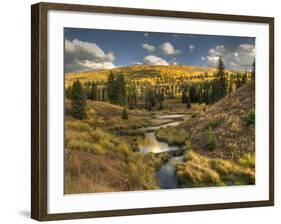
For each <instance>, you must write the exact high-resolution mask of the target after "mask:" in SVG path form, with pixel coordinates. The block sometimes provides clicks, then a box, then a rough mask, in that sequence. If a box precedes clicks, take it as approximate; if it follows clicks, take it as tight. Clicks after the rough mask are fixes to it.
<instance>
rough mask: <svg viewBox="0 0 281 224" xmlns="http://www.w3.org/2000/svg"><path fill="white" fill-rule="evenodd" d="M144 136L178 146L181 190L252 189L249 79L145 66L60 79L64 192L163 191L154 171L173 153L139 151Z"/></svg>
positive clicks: (177, 170) (214, 70)
mask: <svg viewBox="0 0 281 224" xmlns="http://www.w3.org/2000/svg"><path fill="white" fill-rule="evenodd" d="M220 72H222V73H220ZM221 89H222V90H223V91H222V90H221ZM149 133H150V135H149ZM152 134H153V136H152V137H151V135H152ZM147 139H148V140H150V142H153V143H150V144H151V145H149V146H148V148H149V149H150V148H151V149H153V147H154V149H155V147H156V146H155V145H153V144H157V147H159V145H160V146H161V145H163V144H164V143H165V144H166V145H167V146H166V145H165V147H169V148H172V147H181V149H183V150H180V151H179V152H180V155H179V156H181V158H182V159H181V160H180V161H177V162H175V163H174V167H175V174H174V175H175V177H176V180H177V185H178V187H210V186H230V185H249V184H255V82H254V80H253V74H252V73H251V72H244V71H230V70H223V71H220V70H219V68H207V67H195V66H181V65H170V66H148V65H146V66H144V65H142V66H131V67H124V68H116V69H111V70H99V71H88V72H80V73H70V74H66V75H65V193H66V194H75V193H90V192H115V191H135V190H156V189H162V187H161V186H160V185H159V180H158V179H157V178H156V174H157V172H158V171H159V170H160V169H161V167H162V166H163V165H164V164H166V163H167V162H168V161H169V160H170V159H171V158H172V157H173V155H172V154H170V153H169V151H161V150H160V151H159V152H160V153H159V152H158V151H157V153H155V152H154V151H153V150H151V151H149V152H147V153H143V152H141V150H140V145H141V143H142V142H143V141H144V140H147ZM155 142H156V143H155Z"/></svg>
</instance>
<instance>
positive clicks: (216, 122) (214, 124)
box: [206, 119, 223, 129]
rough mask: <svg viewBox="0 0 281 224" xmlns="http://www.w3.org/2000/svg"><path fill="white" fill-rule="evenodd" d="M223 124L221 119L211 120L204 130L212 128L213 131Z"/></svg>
mask: <svg viewBox="0 0 281 224" xmlns="http://www.w3.org/2000/svg"><path fill="white" fill-rule="evenodd" d="M222 123H223V120H222V119H217V120H212V121H209V123H208V124H207V125H206V129H209V128H212V129H215V128H217V127H218V126H220V125H221V124H222Z"/></svg>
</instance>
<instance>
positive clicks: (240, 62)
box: [201, 44, 255, 70]
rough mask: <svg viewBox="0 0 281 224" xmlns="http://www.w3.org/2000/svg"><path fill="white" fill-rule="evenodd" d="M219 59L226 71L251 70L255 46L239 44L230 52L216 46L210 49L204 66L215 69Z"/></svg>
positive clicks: (221, 46)
mask: <svg viewBox="0 0 281 224" xmlns="http://www.w3.org/2000/svg"><path fill="white" fill-rule="evenodd" d="M219 57H222V60H223V62H224V64H225V67H226V68H228V69H234V70H245V69H251V66H252V64H253V61H254V60H255V46H254V45H252V44H240V45H238V46H237V47H236V48H235V49H234V50H232V51H230V50H227V49H226V48H225V47H224V46H223V45H219V46H216V47H215V48H212V49H210V50H209V52H208V55H207V56H206V57H205V59H206V60H205V61H206V64H207V65H208V66H211V67H216V66H217V63H218V59H219ZM201 59H202V58H201Z"/></svg>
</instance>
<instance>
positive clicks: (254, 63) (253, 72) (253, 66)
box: [251, 61, 256, 79]
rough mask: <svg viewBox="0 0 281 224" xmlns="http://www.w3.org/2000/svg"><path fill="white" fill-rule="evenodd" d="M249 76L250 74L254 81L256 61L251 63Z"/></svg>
mask: <svg viewBox="0 0 281 224" xmlns="http://www.w3.org/2000/svg"><path fill="white" fill-rule="evenodd" d="M251 74H252V79H255V76H256V61H254V62H253V65H252V72H251Z"/></svg>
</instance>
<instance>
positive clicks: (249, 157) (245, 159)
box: [238, 153, 256, 168]
mask: <svg viewBox="0 0 281 224" xmlns="http://www.w3.org/2000/svg"><path fill="white" fill-rule="evenodd" d="M238 164H239V165H241V166H244V167H250V168H255V164H256V162H255V154H252V153H245V154H244V155H243V156H242V157H241V158H240V159H239V160H238Z"/></svg>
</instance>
